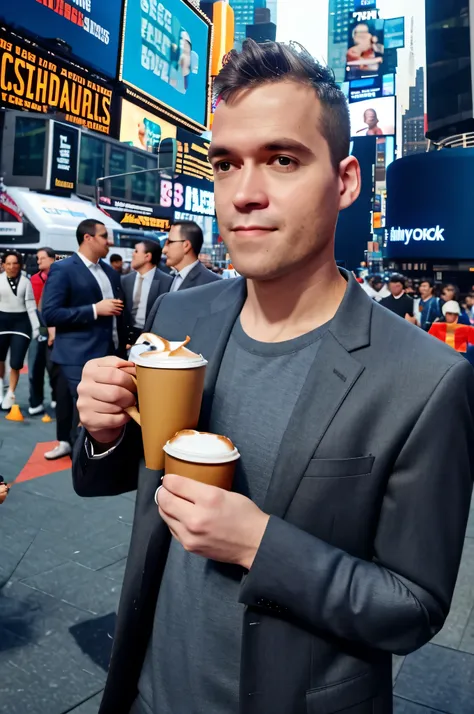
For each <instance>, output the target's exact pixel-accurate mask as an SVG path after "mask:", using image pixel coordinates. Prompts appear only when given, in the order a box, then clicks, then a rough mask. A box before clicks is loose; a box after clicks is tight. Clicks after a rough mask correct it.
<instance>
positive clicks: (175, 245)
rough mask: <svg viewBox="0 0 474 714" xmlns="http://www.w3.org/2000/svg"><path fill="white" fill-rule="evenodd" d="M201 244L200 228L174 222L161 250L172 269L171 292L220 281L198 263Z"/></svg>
mask: <svg viewBox="0 0 474 714" xmlns="http://www.w3.org/2000/svg"><path fill="white" fill-rule="evenodd" d="M203 242H204V237H203V234H202V230H201V227H200V226H198V224H197V223H194V221H175V223H174V224H173V225H172V226H171V229H170V232H169V234H168V240H167V241H166V243H165V246H164V248H163V255H165V256H166V265H167V266H168V267H169V268H174V280H173V284H172V286H171V292H176V291H177V290H186V289H187V288H195V287H197V286H198V285H206V283H212V282H214V281H216V280H220V278H219V276H217V275H215V273H212V272H211V271H210V270H208V269H207V268H205V267H204V266H203V265H202V264H201V263H200V262H199V257H198V256H199V253H200V252H201V248H202V244H203Z"/></svg>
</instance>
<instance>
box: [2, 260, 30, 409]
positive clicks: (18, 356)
mask: <svg viewBox="0 0 474 714" xmlns="http://www.w3.org/2000/svg"><path fill="white" fill-rule="evenodd" d="M3 265H4V268H5V272H3V273H1V274H0V400H1V408H2V409H4V410H9V409H11V408H12V406H13V405H14V404H15V390H16V388H17V385H18V380H19V379H20V371H21V369H22V368H23V364H24V361H25V357H26V353H27V351H28V347H29V344H30V341H31V339H32V338H33V339H34V340H35V339H36V338H37V336H38V334H39V320H38V315H37V314H36V303H35V298H34V295H33V289H32V287H31V283H30V281H29V280H28V278H25V276H24V275H22V273H21V266H22V257H21V255H20V253H17V252H16V251H11V252H9V253H7V254H6V255H5V256H4V259H3ZM8 352H10V379H9V387H8V391H7V393H6V394H5V395H4V377H5V361H6V358H7V354H8Z"/></svg>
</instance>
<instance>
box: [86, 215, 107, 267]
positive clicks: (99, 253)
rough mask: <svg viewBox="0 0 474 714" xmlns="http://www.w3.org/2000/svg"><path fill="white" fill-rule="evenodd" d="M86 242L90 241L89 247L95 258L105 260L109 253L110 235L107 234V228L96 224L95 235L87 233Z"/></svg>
mask: <svg viewBox="0 0 474 714" xmlns="http://www.w3.org/2000/svg"><path fill="white" fill-rule="evenodd" d="M85 240H87V241H88V243H89V246H90V247H91V248H92V251H93V253H94V255H95V257H96V258H97V259H98V260H99V259H100V258H105V257H106V256H107V253H108V252H109V234H108V233H107V228H106V227H105V226H103V225H102V224H100V223H96V226H95V233H94V234H92V233H86V236H85Z"/></svg>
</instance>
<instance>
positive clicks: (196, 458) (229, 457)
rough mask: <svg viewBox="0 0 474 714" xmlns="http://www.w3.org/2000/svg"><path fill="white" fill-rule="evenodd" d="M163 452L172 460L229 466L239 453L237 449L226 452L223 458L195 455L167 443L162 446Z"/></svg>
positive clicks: (237, 457) (238, 457) (238, 456)
mask: <svg viewBox="0 0 474 714" xmlns="http://www.w3.org/2000/svg"><path fill="white" fill-rule="evenodd" d="M163 451H164V452H165V453H166V454H168V456H172V457H173V458H174V459H179V460H180V461H186V462H189V463H196V464H211V465H213V464H230V463H232V462H233V461H237V460H238V459H240V453H239V450H238V449H237V448H234V450H233V451H229V452H227V454H226V455H225V456H203V455H202V454H195V453H192V452H190V451H186V452H183V451H181V449H177V448H176V447H173V446H172V445H170V444H169V443H166V444H165V445H164V446H163Z"/></svg>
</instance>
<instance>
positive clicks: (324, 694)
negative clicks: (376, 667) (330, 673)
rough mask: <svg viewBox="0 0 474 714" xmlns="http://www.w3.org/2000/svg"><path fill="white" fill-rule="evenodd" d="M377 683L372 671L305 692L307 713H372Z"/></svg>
mask: <svg viewBox="0 0 474 714" xmlns="http://www.w3.org/2000/svg"><path fill="white" fill-rule="evenodd" d="M376 694H377V685H376V682H375V678H374V675H373V673H372V672H366V673H365V674H362V675H360V676H358V677H353V678H351V679H346V680H344V681H342V682H337V683H336V684H330V685H329V686H326V687H319V688H318V689H311V690H310V691H308V692H306V711H307V713H308V714H336V712H338V714H345V712H347V713H348V714H372V711H373V708H372V700H373V698H374V697H375V696H376Z"/></svg>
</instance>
